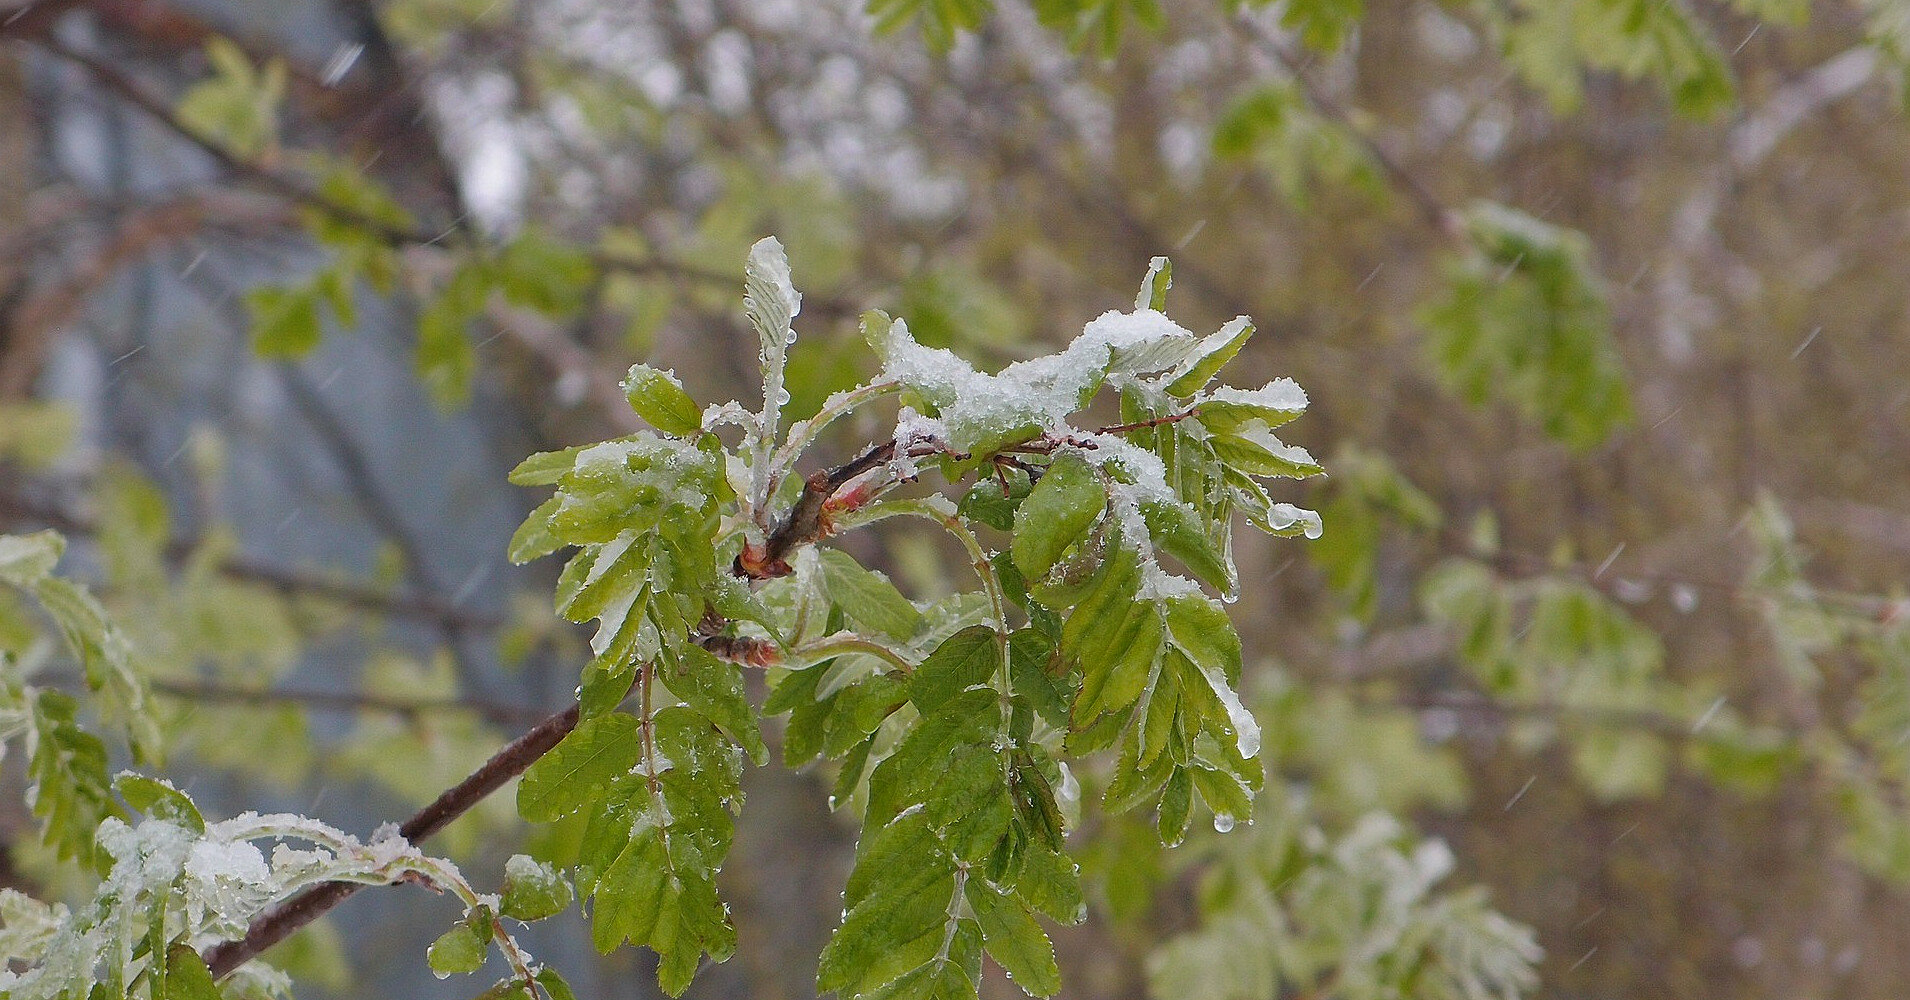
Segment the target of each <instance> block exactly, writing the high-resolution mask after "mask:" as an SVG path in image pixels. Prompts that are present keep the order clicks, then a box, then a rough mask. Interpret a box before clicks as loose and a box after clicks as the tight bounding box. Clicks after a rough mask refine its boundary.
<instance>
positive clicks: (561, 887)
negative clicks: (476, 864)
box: [498, 854, 572, 922]
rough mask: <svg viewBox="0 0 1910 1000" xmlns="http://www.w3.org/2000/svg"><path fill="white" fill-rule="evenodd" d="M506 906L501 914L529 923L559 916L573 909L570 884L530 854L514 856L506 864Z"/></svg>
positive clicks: (500, 904)
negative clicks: (565, 909) (571, 907)
mask: <svg viewBox="0 0 1910 1000" xmlns="http://www.w3.org/2000/svg"><path fill="white" fill-rule="evenodd" d="M503 897H504V898H503V902H501V903H499V904H498V912H500V913H502V914H504V915H505V916H507V917H510V918H511V919H513V920H522V921H525V922H529V921H532V920H542V919H544V918H545V917H551V916H556V915H557V914H559V913H562V912H563V911H564V908H565V907H568V906H569V905H570V901H571V898H572V893H571V888H570V883H569V882H566V881H564V877H563V875H561V874H559V873H558V871H557V869H556V868H554V867H552V866H550V865H547V864H545V863H543V862H542V861H539V860H537V859H536V858H533V857H531V856H530V855H528V854H513V855H511V859H510V860H509V861H506V862H504V893H503Z"/></svg>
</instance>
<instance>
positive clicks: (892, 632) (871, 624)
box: [817, 549, 922, 641]
mask: <svg viewBox="0 0 1910 1000" xmlns="http://www.w3.org/2000/svg"><path fill="white" fill-rule="evenodd" d="M817 554H818V555H819V556H820V557H821V560H822V580H823V589H824V590H825V591H827V592H828V594H829V600H830V602H831V603H832V604H834V605H835V606H836V607H839V608H841V609H842V613H843V614H844V615H846V616H847V617H848V618H849V620H850V621H852V622H854V623H856V624H857V625H860V626H862V627H863V628H867V629H871V630H873V631H876V632H880V633H881V634H883V635H885V636H888V637H889V638H891V639H895V640H898V641H906V640H908V639H909V638H911V637H913V636H914V635H915V632H916V630H917V629H919V628H920V627H921V625H922V613H921V612H920V611H917V610H916V608H915V605H914V604H911V603H909V599H908V598H907V597H904V596H903V595H902V592H901V591H900V590H897V589H896V587H895V584H893V583H890V582H889V578H888V577H886V576H884V575H882V574H881V573H878V572H876V571H874V570H871V569H866V568H864V567H863V565H862V564H861V563H858V562H856V561H855V558H854V557H853V556H851V555H849V553H847V552H843V551H841V550H840V549H823V550H821V551H819V552H818V553H817Z"/></svg>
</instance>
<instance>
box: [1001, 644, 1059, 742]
mask: <svg viewBox="0 0 1910 1000" xmlns="http://www.w3.org/2000/svg"><path fill="white" fill-rule="evenodd" d="M1058 666H1059V664H1058V663H1057V662H1056V660H1055V648H1054V639H1053V637H1051V636H1049V635H1047V634H1046V633H1043V632H1042V631H1040V630H1039V629H1036V628H1024V629H1019V630H1017V631H1016V632H1015V633H1014V634H1012V635H1010V636H1009V637H1008V676H1009V681H1010V682H1011V683H1013V684H1014V686H1015V693H1016V694H1017V695H1020V696H1021V697H1024V698H1026V699H1028V703H1029V704H1030V705H1032V706H1033V707H1034V709H1035V711H1036V712H1039V713H1040V714H1041V717H1042V718H1044V719H1046V720H1048V722H1049V723H1051V724H1053V725H1057V726H1066V725H1067V724H1068V704H1069V701H1070V693H1069V692H1068V691H1066V690H1065V689H1064V683H1065V682H1064V681H1063V680H1062V679H1060V678H1057V677H1056V676H1055V675H1054V673H1053V670H1054V669H1055V668H1056V667H1058Z"/></svg>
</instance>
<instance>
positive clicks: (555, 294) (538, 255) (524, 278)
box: [495, 226, 661, 429]
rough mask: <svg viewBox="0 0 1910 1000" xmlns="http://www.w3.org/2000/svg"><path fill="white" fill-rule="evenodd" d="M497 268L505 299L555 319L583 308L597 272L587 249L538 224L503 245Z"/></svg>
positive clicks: (499, 286)
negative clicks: (562, 238) (555, 237)
mask: <svg viewBox="0 0 1910 1000" xmlns="http://www.w3.org/2000/svg"><path fill="white" fill-rule="evenodd" d="M495 271H496V281H497V287H498V290H499V291H501V292H503V293H504V298H505V300H506V301H508V302H510V303H511V304H512V305H514V306H521V307H523V308H525V309H533V310H536V311H537V312H540V313H542V314H544V315H545V316H549V317H551V318H553V319H559V318H563V317H566V316H573V315H575V314H576V313H577V312H579V311H580V310H582V309H583V307H584V300H585V297H586V296H587V295H588V294H589V291H590V283H591V282H592V281H594V280H595V279H596V276H597V268H596V265H595V264H594V263H592V262H591V259H590V255H589V254H588V253H586V252H584V251H583V250H582V249H580V248H578V247H574V246H569V245H567V244H564V243H560V242H558V241H557V240H554V239H552V238H551V237H550V236H549V235H548V234H546V233H545V232H544V231H543V230H542V229H540V228H538V227H537V226H527V227H525V229H524V231H523V232H521V233H519V234H518V236H517V238H516V239H514V240H512V241H511V242H510V243H509V244H508V245H507V246H505V247H504V250H503V252H502V253H500V254H499V255H498V259H497V264H496V267H495ZM659 429H661V428H659Z"/></svg>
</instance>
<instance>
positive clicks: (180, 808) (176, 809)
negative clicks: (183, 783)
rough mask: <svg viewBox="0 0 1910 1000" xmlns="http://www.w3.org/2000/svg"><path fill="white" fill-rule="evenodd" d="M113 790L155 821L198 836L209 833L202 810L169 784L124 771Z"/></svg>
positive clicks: (128, 803)
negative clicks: (173, 825)
mask: <svg viewBox="0 0 1910 1000" xmlns="http://www.w3.org/2000/svg"><path fill="white" fill-rule="evenodd" d="M113 790H114V791H116V792H118V793H119V797H120V798H122V799H125V800H126V804H127V805H129V806H132V807H133V808H134V809H137V810H139V811H140V812H143V813H145V814H146V815H148V816H150V817H152V818H153V819H163V820H165V821H166V822H168V823H172V824H175V825H177V826H181V827H184V828H185V829H187V830H189V831H191V832H192V833H195V834H200V833H204V832H206V819H205V817H204V816H202V815H200V814H199V807H198V806H196V805H194V804H193V801H192V799H191V798H189V797H187V795H186V793H184V792H182V791H180V790H179V789H177V788H174V787H172V784H171V783H170V782H167V781H163V780H160V779H158V778H148V777H146V776H144V775H140V774H134V773H132V772H130V771H122V772H120V774H119V775H117V776H116V777H114V778H113Z"/></svg>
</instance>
